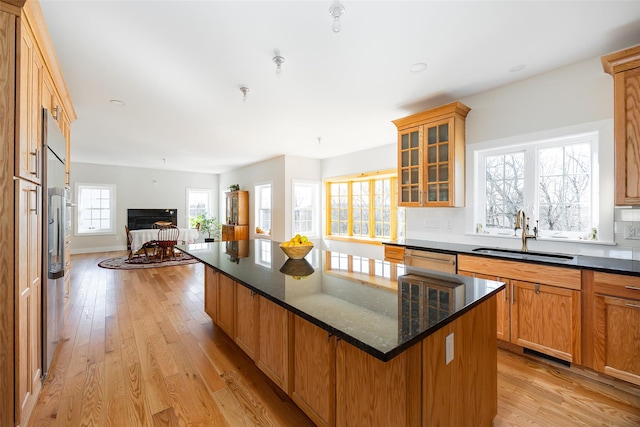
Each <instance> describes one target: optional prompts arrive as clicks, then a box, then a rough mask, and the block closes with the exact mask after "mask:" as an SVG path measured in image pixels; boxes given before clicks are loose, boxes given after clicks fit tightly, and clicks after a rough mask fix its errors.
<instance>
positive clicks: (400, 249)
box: [384, 245, 404, 263]
mask: <svg viewBox="0 0 640 427" xmlns="http://www.w3.org/2000/svg"><path fill="white" fill-rule="evenodd" d="M384 260H385V261H389V262H399V263H403V262H404V246H393V245H384Z"/></svg>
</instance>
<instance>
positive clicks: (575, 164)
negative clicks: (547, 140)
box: [538, 144, 591, 231]
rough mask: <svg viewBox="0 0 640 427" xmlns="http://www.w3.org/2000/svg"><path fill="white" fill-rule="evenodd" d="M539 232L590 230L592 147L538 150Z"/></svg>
mask: <svg viewBox="0 0 640 427" xmlns="http://www.w3.org/2000/svg"><path fill="white" fill-rule="evenodd" d="M538 166H539V186H538V192H539V194H538V212H539V221H540V222H539V229H540V230H546V231H586V230H589V228H590V227H591V148H590V146H589V144H573V145H566V146H561V147H552V148H542V149H540V150H538Z"/></svg>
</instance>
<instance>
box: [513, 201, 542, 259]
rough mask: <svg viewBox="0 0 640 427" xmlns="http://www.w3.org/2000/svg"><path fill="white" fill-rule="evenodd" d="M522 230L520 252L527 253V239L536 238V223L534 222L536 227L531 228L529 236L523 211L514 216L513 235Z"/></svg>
mask: <svg viewBox="0 0 640 427" xmlns="http://www.w3.org/2000/svg"><path fill="white" fill-rule="evenodd" d="M518 228H522V249H521V250H522V252H527V251H528V250H529V249H528V248H527V239H534V240H535V239H536V238H537V237H538V221H537V220H536V226H535V227H533V234H529V218H528V217H527V215H526V214H525V213H524V211H523V210H519V211H518V213H517V214H516V225H515V226H514V228H513V234H514V235H515V234H516V230H517V229H518Z"/></svg>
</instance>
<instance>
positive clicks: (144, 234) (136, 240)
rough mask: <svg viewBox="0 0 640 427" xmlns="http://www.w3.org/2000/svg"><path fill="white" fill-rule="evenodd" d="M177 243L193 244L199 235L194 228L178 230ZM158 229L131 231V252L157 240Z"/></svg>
mask: <svg viewBox="0 0 640 427" xmlns="http://www.w3.org/2000/svg"><path fill="white" fill-rule="evenodd" d="M178 230H180V234H179V235H178V242H179V243H182V244H186V243H194V242H195V241H196V240H197V239H198V237H199V236H200V233H199V232H198V230H196V229H195V228H179V229H178ZM159 231H160V229H158V228H142V229H139V230H131V231H130V233H131V252H132V253H136V252H137V251H138V250H140V249H142V246H143V245H144V244H145V243H147V242H150V241H152V240H158V232H159Z"/></svg>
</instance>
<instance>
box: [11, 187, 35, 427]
mask: <svg viewBox="0 0 640 427" xmlns="http://www.w3.org/2000/svg"><path fill="white" fill-rule="evenodd" d="M15 185H16V189H15V193H16V201H15V206H16V213H15V221H16V244H17V247H18V250H17V251H16V260H15V261H16V263H15V265H16V291H17V295H16V305H15V319H16V329H15V334H16V335H15V336H16V343H15V361H16V409H17V414H18V424H20V423H21V422H24V421H25V420H26V418H28V414H30V413H31V410H32V409H33V407H34V405H35V403H36V399H37V397H38V393H39V391H40V387H41V381H40V380H41V376H42V359H41V349H42V346H41V342H40V338H41V332H40V331H41V322H42V318H41V304H42V302H41V301H42V277H41V271H42V270H41V266H42V262H41V258H42V251H41V247H42V246H41V242H42V234H41V230H42V227H41V221H42V216H41V210H40V207H41V204H40V196H41V195H40V186H39V185H37V184H35V183H32V182H30V181H26V180H22V179H19V180H16V181H15ZM25 424H26V423H25Z"/></svg>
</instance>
